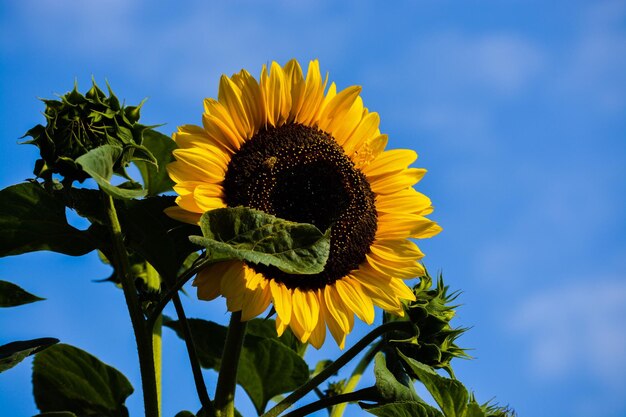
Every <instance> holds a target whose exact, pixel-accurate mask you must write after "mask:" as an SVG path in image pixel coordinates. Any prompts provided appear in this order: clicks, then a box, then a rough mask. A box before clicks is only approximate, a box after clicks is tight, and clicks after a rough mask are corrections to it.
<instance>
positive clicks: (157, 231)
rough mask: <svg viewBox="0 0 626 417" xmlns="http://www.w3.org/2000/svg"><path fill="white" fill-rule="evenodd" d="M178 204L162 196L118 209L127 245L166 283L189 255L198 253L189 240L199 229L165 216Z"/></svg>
mask: <svg viewBox="0 0 626 417" xmlns="http://www.w3.org/2000/svg"><path fill="white" fill-rule="evenodd" d="M175 204H176V203H175V202H174V197H170V196H163V197H161V196H159V197H150V198H146V199H143V200H130V201H125V202H124V203H123V206H121V205H120V207H118V215H119V217H120V222H121V223H122V230H124V231H125V233H126V240H127V243H128V245H129V246H130V248H132V249H133V250H134V251H136V252H137V253H139V254H140V255H141V256H143V257H144V258H145V259H146V260H147V261H148V262H150V264H151V265H152V266H154V268H155V269H156V270H157V271H158V272H159V273H160V274H161V275H162V276H163V277H165V278H166V279H172V278H174V277H176V276H177V275H178V271H179V269H180V267H181V266H182V265H183V263H184V262H185V259H186V258H187V257H188V256H189V254H190V253H192V252H195V251H197V250H198V248H197V246H195V245H193V244H192V243H191V242H190V241H189V238H188V237H189V235H190V234H193V233H198V231H199V229H198V227H197V226H193V225H189V224H185V223H181V222H179V221H176V220H174V219H172V218H170V217H168V216H167V215H166V214H165V213H164V212H163V210H165V209H166V208H167V207H170V206H172V205H175Z"/></svg>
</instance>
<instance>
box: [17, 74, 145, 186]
mask: <svg viewBox="0 0 626 417" xmlns="http://www.w3.org/2000/svg"><path fill="white" fill-rule="evenodd" d="M107 87H108V92H109V95H108V97H107V96H106V95H105V93H104V92H102V90H100V89H99V88H98V86H97V85H96V83H95V82H94V83H93V85H92V87H91V89H89V91H87V93H85V95H82V94H81V93H79V92H78V90H77V86H76V85H74V89H73V90H72V91H70V92H69V93H67V94H65V95H64V96H61V97H60V100H46V99H43V100H42V101H43V102H44V103H45V105H46V109H45V111H44V116H45V118H46V122H47V124H46V126H43V125H37V126H35V127H33V128H32V129H30V130H29V131H28V132H26V134H25V135H24V137H25V136H30V137H32V139H31V140H28V141H27V142H25V143H32V144H34V145H35V146H37V147H38V148H39V152H40V155H41V159H39V160H38V161H37V162H36V163H35V170H34V174H35V175H36V176H37V177H41V178H44V179H50V178H51V176H52V174H54V173H57V174H60V175H62V176H63V177H64V178H65V180H69V181H73V180H78V181H83V180H84V179H85V178H87V177H88V176H89V175H88V174H87V173H85V172H84V171H83V170H82V169H81V168H80V166H79V165H78V164H77V163H76V162H75V160H76V158H78V157H80V156H81V155H84V154H85V153H87V152H89V151H90V150H92V149H95V148H97V147H99V146H102V145H114V146H118V147H121V148H124V149H133V148H135V147H136V146H137V145H141V136H142V132H143V130H144V129H145V128H146V126H143V125H141V124H139V123H138V121H139V111H140V108H141V105H142V104H143V102H142V103H141V104H139V105H138V106H130V107H125V106H124V105H121V104H120V102H119V100H118V98H117V97H116V96H115V94H113V92H112V91H111V88H110V87H109V86H108V84H107ZM130 157H132V151H131V152H125V153H124V157H123V158H120V160H119V161H117V163H116V166H115V167H114V170H115V171H116V172H122V171H123V167H124V166H125V165H126V164H127V163H128V161H129V158H130Z"/></svg>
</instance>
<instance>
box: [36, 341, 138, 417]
mask: <svg viewBox="0 0 626 417" xmlns="http://www.w3.org/2000/svg"><path fill="white" fill-rule="evenodd" d="M33 393H34V395H35V403H36V404H37V407H38V408H39V410H40V411H41V412H50V411H71V412H73V413H75V414H77V415H89V416H91V415H98V416H103V417H104V416H106V417H118V416H119V417H127V416H128V410H127V409H126V407H125V406H124V401H125V400H126V398H127V397H128V396H129V395H130V394H132V393H133V387H132V386H131V385H130V382H128V379H126V377H125V376H124V375H122V374H121V373H120V372H119V371H118V370H116V369H115V368H112V367H111V366H109V365H106V364H105V363H103V362H101V361H100V360H99V359H98V358H96V357H95V356H92V355H90V354H89V353H87V352H85V351H84V350H81V349H78V348H75V347H73V346H70V345H65V344H60V345H56V346H53V347H51V348H50V349H47V350H45V351H43V352H41V353H38V354H37V356H35V360H34V362H33Z"/></svg>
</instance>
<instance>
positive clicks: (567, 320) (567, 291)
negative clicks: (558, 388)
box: [512, 273, 626, 393]
mask: <svg viewBox="0 0 626 417" xmlns="http://www.w3.org/2000/svg"><path fill="white" fill-rule="evenodd" d="M624 278H626V277H598V276H594V275H593V274H592V273H590V274H589V275H588V276H587V277H586V278H585V279H583V280H578V281H573V282H571V283H568V284H565V285H563V286H560V287H553V288H551V289H542V290H541V291H540V292H536V293H535V294H534V295H532V296H531V297H529V298H528V299H527V300H525V301H524V302H522V303H521V304H520V305H519V307H518V308H517V310H516V312H515V314H514V317H513V320H512V323H513V330H514V331H515V332H517V334H518V335H519V337H520V340H523V342H521V343H524V344H527V345H528V347H529V351H528V357H527V358H525V359H526V361H527V362H528V369H529V370H530V372H531V373H532V375H533V376H535V377H537V378H540V379H544V380H556V381H559V380H564V379H566V378H568V377H572V376H579V375H581V374H583V375H586V376H588V377H592V378H594V379H595V380H596V382H597V383H599V384H602V385H603V386H605V387H606V388H607V389H608V390H609V391H611V392H613V391H621V392H622V393H623V390H624V389H626V354H625V353H624V352H626V322H625V321H624V317H626V281H625V280H624Z"/></svg>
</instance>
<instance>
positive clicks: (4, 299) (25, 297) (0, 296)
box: [0, 280, 45, 307]
mask: <svg viewBox="0 0 626 417" xmlns="http://www.w3.org/2000/svg"><path fill="white" fill-rule="evenodd" d="M41 300H45V298H41V297H37V296H36V295H33V294H31V293H29V292H28V291H25V290H23V289H22V288H21V287H19V286H17V285H15V284H13V283H11V282H8V281H1V280H0V307H15V306H19V305H22V304H28V303H34V302H35V301H41Z"/></svg>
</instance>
